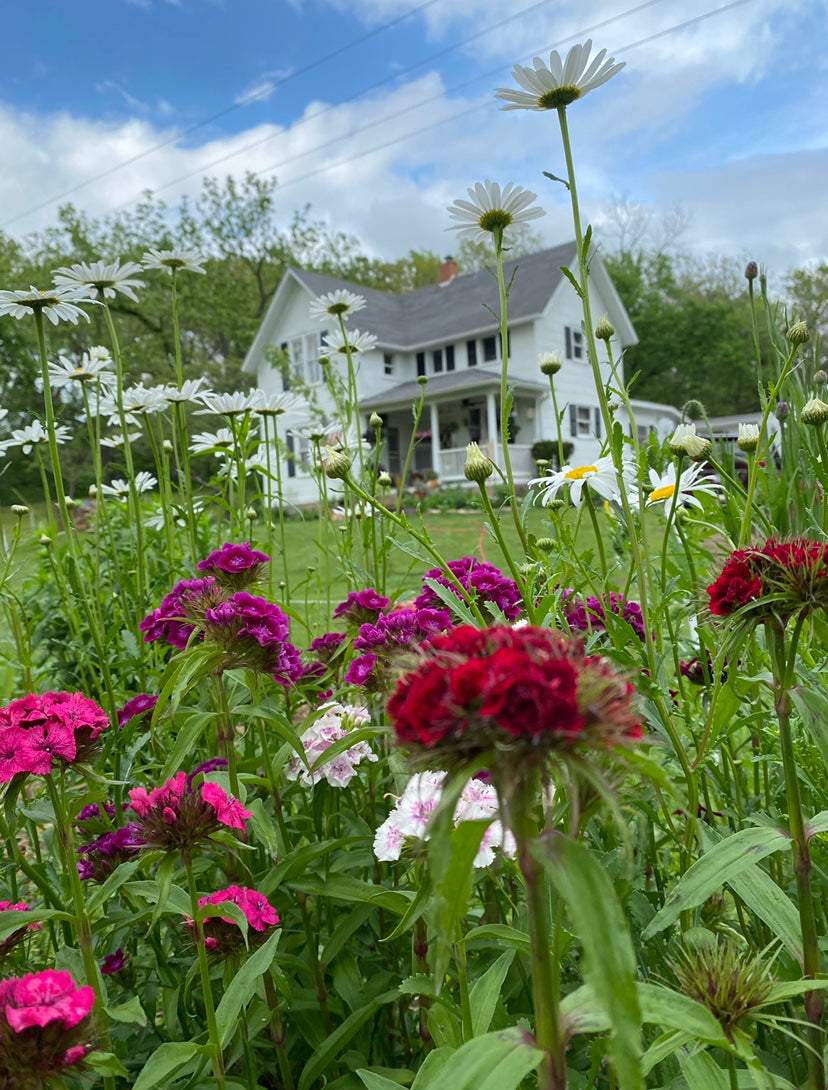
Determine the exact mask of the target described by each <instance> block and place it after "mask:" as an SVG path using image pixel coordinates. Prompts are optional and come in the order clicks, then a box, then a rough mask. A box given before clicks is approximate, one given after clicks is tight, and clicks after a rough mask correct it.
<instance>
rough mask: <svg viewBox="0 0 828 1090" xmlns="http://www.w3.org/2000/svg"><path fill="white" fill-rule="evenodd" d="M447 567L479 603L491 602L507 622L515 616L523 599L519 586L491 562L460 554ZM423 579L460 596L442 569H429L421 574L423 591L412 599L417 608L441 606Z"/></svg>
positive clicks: (517, 614)
mask: <svg viewBox="0 0 828 1090" xmlns="http://www.w3.org/2000/svg"><path fill="white" fill-rule="evenodd" d="M448 566H449V569H450V570H451V571H452V572H453V574H454V575H455V576H456V577H457V581H458V582H459V583H460V585H461V586H462V587H463V588H464V589H465V590H467V591H468V592H469V595H470V596H471V597H472V598H473V599H474V600H475V602H477V604H478V605H482V604H483V603H484V602H491V603H493V605H495V606H497V608H498V609H499V610H500V611H501V613H502V614H503V616H504V617H505V618H506V619H507V620H508V621H516V620H517V619H518V617H519V616H520V611H521V607H522V601H523V600H522V598H521V594H520V588H519V587H518V585H517V583H516V582H515V581H514V580H513V579H510V578H509V577H508V576H506V575H504V574H503V572H502V571H501V570H500V569H499V568H496V567H495V566H494V564H490V563H489V562H488V561H487V560H478V559H477V558H476V557H473V556H463V557H461V558H460V559H459V560H450V561H449V564H448ZM426 579H432V580H434V581H435V582H436V583H440V585H441V586H444V587H446V588H447V589H448V590H450V591H451V592H452V593H453V594H457V596H458V597H459V594H458V592H457V588H456V587H455V586H454V584H453V583H451V582H450V581H449V579H448V578H447V576H446V574H445V572H444V571H443V569H442V568H432V569H431V570H430V571H427V572H426V573H425V575H424V576H423V590H422V591H421V592H420V594H419V595H418V597H417V598H415V599H414V605H415V606H417V607H418V608H419V609H431V608H440V607H441V606H442V605H443V602H442V600H441V599H440V598H439V597H438V596H437V595H436V594H435V593H434V591H433V590H432V589H431V588H430V587H429V586H427V585H426V582H425V581H426Z"/></svg>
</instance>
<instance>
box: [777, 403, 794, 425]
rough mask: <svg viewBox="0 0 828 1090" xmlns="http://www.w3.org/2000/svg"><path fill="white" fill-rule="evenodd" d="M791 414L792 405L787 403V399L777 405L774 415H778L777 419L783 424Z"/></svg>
mask: <svg viewBox="0 0 828 1090" xmlns="http://www.w3.org/2000/svg"><path fill="white" fill-rule="evenodd" d="M790 415H791V407H790V405H789V404H788V403H787V401H780V402H779V403H778V404H777V406H776V411H775V412H774V416H775V417H776V419H777V420H778V421H779V423H780V424H781V423H783V422H784V421H785V420H787V419H788V417H789V416H790Z"/></svg>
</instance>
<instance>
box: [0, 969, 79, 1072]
mask: <svg viewBox="0 0 828 1090" xmlns="http://www.w3.org/2000/svg"><path fill="white" fill-rule="evenodd" d="M94 1002H95V995H94V992H93V991H92V989H91V988H90V987H88V986H85V987H82V988H79V987H78V986H77V985H76V984H75V981H74V980H73V979H72V976H71V974H70V973H67V972H57V971H55V970H53V969H47V970H45V971H44V972H40V973H29V974H28V975H27V976H23V977H10V978H8V979H7V980H3V981H0V1090H40V1088H41V1087H45V1086H47V1085H49V1083H50V1080H51V1079H52V1078H53V1077H55V1076H57V1075H59V1074H60V1072H62V1071H64V1070H66V1069H67V1068H77V1066H78V1065H79V1064H80V1063H81V1062H82V1061H83V1059H84V1058H85V1057H86V1055H87V1054H88V1052H89V1051H90V1049H91V1043H90V1042H91V1040H92V1038H93V1036H94V1032H93V1025H92V1019H91V1017H90V1012H91V1010H92V1007H93V1005H94Z"/></svg>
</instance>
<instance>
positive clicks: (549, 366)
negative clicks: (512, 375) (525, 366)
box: [538, 352, 563, 378]
mask: <svg viewBox="0 0 828 1090" xmlns="http://www.w3.org/2000/svg"><path fill="white" fill-rule="evenodd" d="M538 366H539V367H540V369H541V371H543V373H544V374H545V375H549V376H550V378H551V376H552V375H557V373H558V371H560V369H561V368H562V367H563V361H562V360H561V357H560V356H559V355H558V353H557V352H541V354H540V355H539V356H538Z"/></svg>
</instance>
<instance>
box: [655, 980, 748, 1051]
mask: <svg viewBox="0 0 828 1090" xmlns="http://www.w3.org/2000/svg"><path fill="white" fill-rule="evenodd" d="M637 991H638V1002H639V1004H640V1005H641V1021H642V1022H647V1023H650V1024H652V1025H657V1026H664V1028H665V1029H678V1030H683V1031H685V1032H686V1033H691V1034H692V1035H693V1036H694V1037H696V1038H697V1039H698V1040H699V1041H704V1042H705V1044H708V1045H718V1046H719V1047H721V1048H727V1045H728V1041H727V1037H726V1036H725V1034H724V1031H723V1030H722V1027H721V1025H720V1024H719V1022H718V1021H717V1020H716V1018H714V1016H713V1015H712V1014H711V1013H710V1011H709V1010H708V1009H707V1007H703V1006H702V1005H701V1003H697V1002H696V1000H695V999H691V998H690V997H689V996H687V995H682V993H681V992H674V991H672V989H670V988H663V987H662V986H661V985H660V984H645V983H641V982H639V984H638V987H637Z"/></svg>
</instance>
